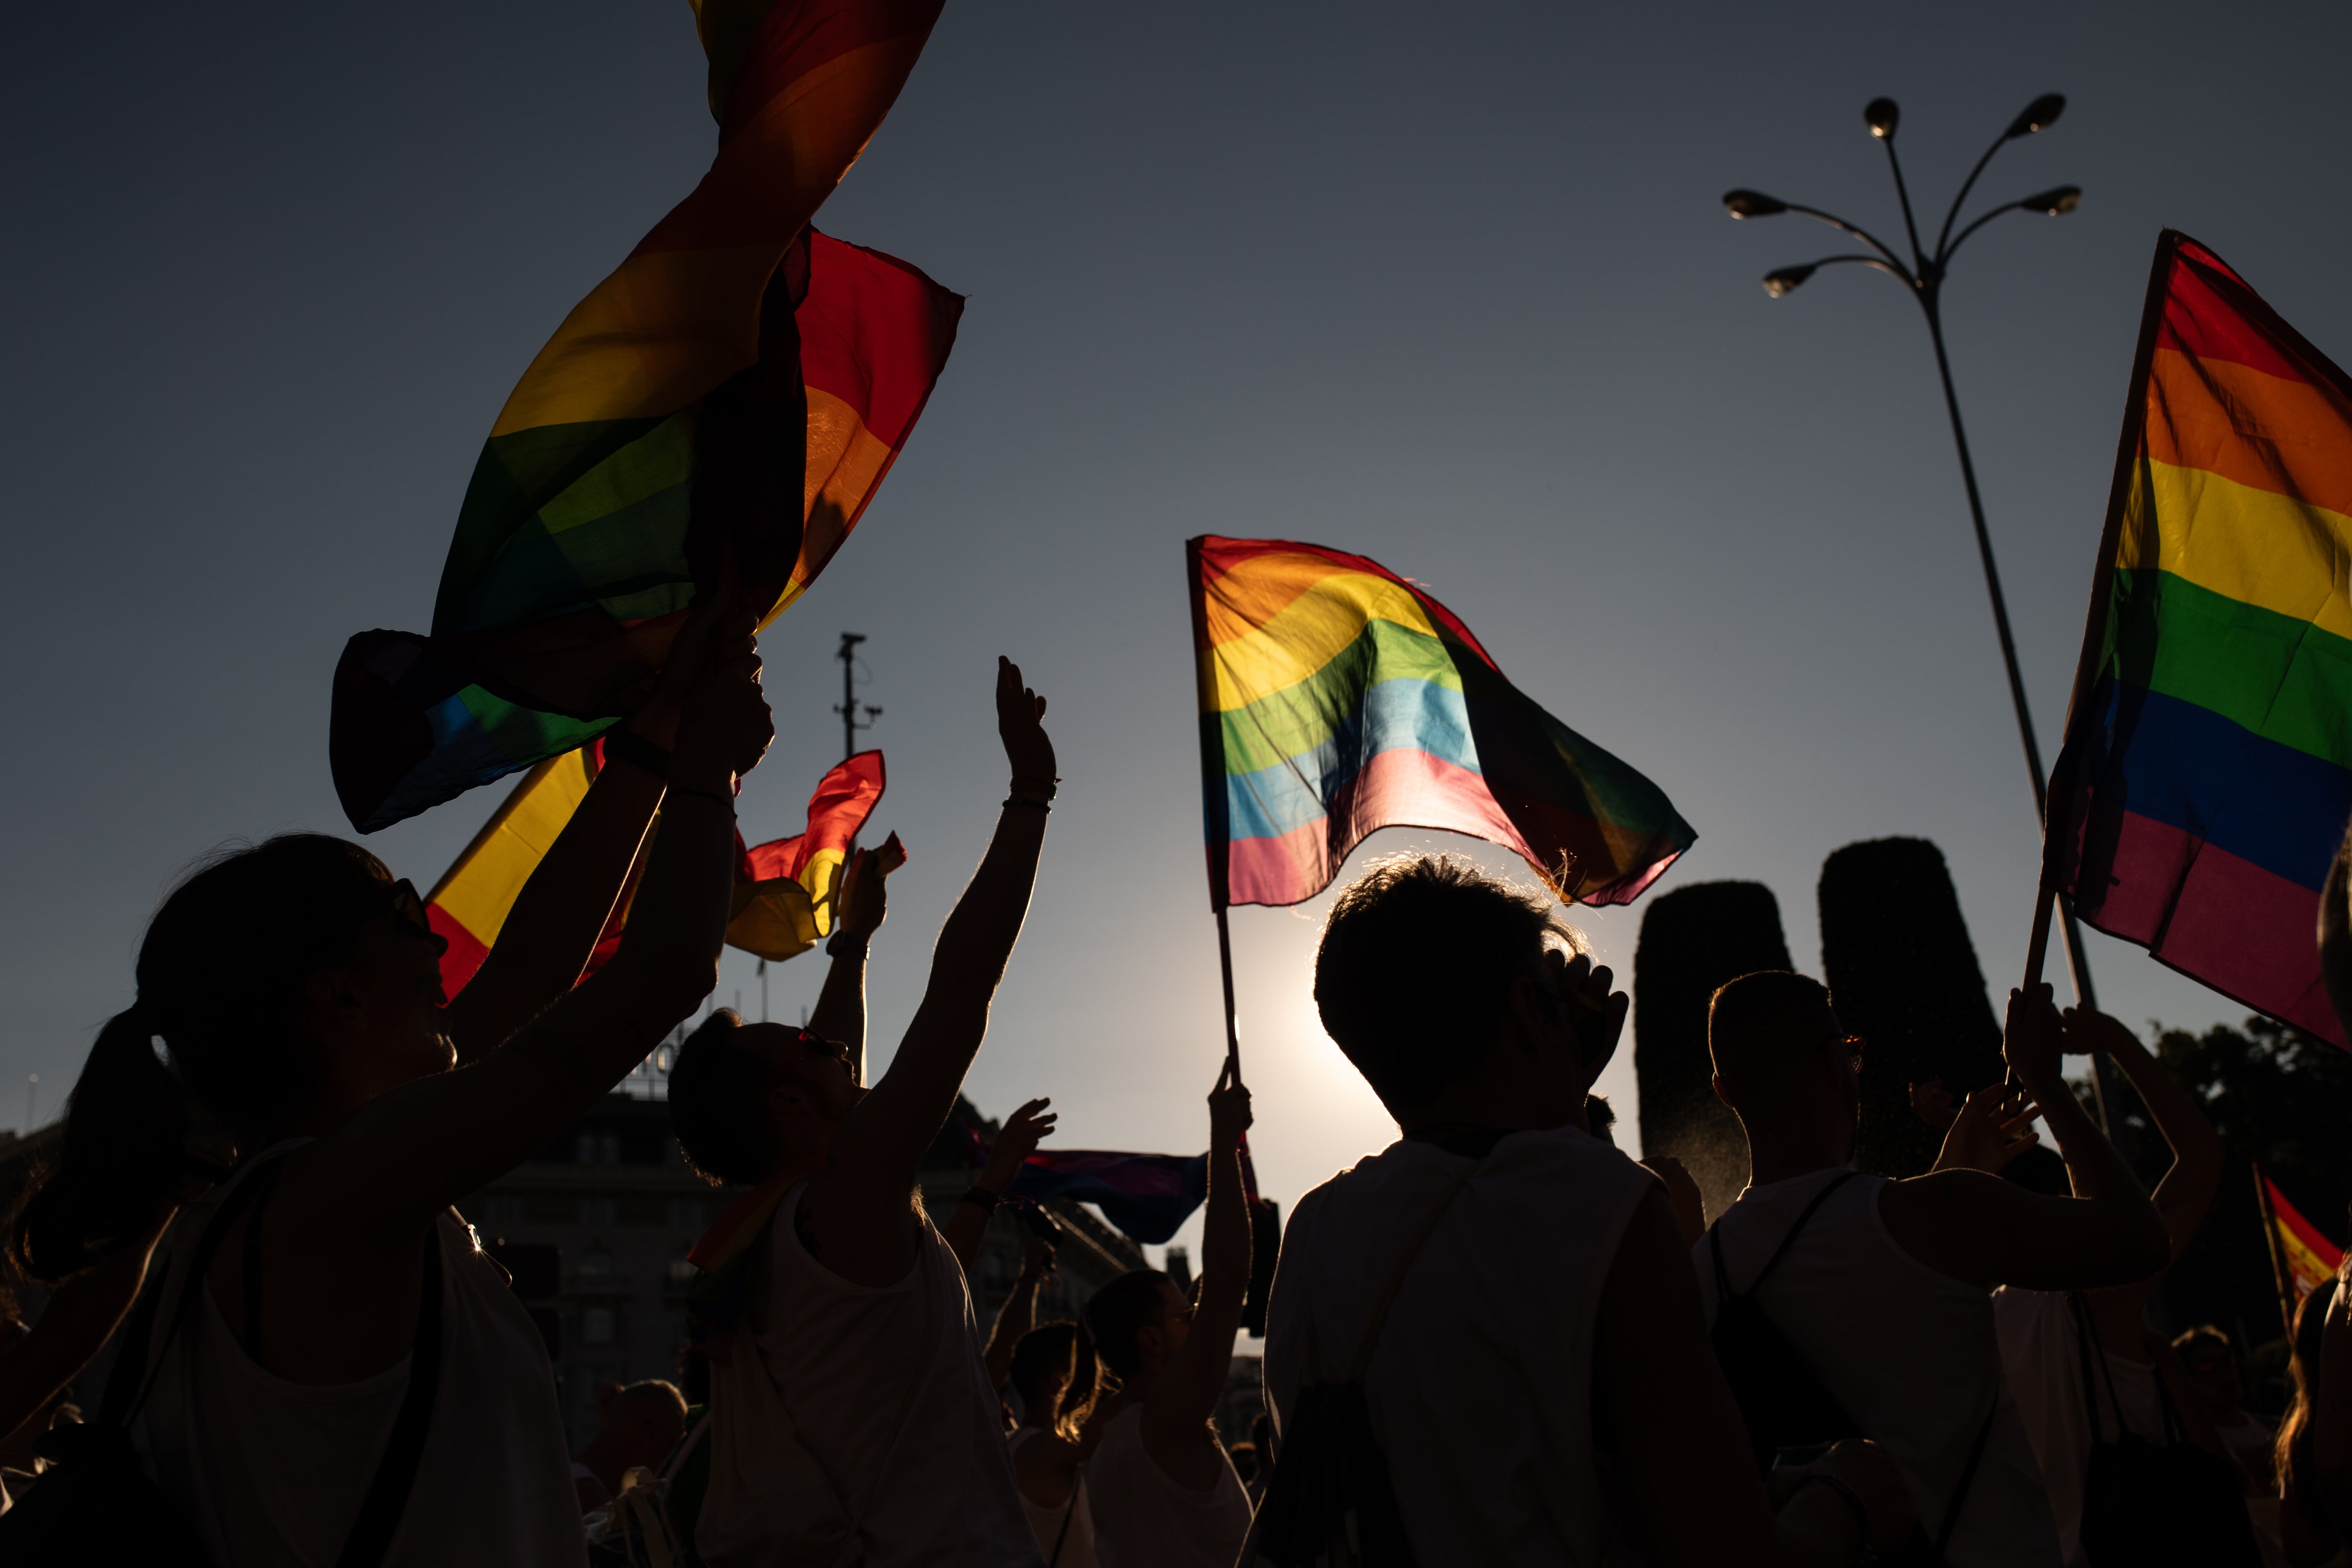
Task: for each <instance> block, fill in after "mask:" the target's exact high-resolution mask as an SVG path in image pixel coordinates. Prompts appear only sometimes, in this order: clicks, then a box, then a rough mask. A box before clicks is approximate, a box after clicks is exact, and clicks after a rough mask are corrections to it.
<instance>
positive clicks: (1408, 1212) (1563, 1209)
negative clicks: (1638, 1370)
mask: <svg viewBox="0 0 2352 1568" xmlns="http://www.w3.org/2000/svg"><path fill="white" fill-rule="evenodd" d="M1470 1163H1471V1162H1470V1161H1469V1160H1467V1159H1465V1157H1464V1156H1462V1155H1459V1154H1451V1153H1448V1152H1445V1151H1444V1150H1443V1149H1439V1148H1436V1147H1434V1146H1433V1145H1431V1144H1427V1143H1416V1142H1410V1141H1404V1142H1397V1143H1394V1144H1391V1146H1390V1147H1389V1148H1388V1149H1387V1150H1385V1151H1383V1152H1381V1153H1379V1154H1375V1155H1372V1156H1370V1157H1369V1158H1367V1159H1365V1160H1364V1161H1363V1162H1362V1163H1360V1164H1358V1165H1357V1166H1356V1167H1355V1168H1354V1169H1352V1170H1349V1171H1343V1172H1341V1173H1339V1175H1337V1176H1334V1177H1333V1178H1332V1179H1331V1180H1329V1181H1328V1182H1326V1183H1324V1184H1322V1185H1321V1186H1319V1187H1318V1188H1316V1189H1315V1190H1314V1191H1313V1192H1311V1193H1309V1194H1307V1195H1306V1196H1305V1197H1304V1198H1302V1199H1300V1200H1299V1204H1298V1208H1297V1213H1295V1214H1294V1215H1292V1216H1291V1221H1290V1226H1289V1233H1288V1234H1287V1235H1286V1236H1285V1237H1283V1243H1282V1259H1281V1263H1280V1266H1279V1268H1278V1269H1277V1271H1276V1275H1275V1280H1274V1294H1273V1300H1272V1301H1271V1302H1270V1303H1269V1305H1268V1320H1267V1327H1266V1348H1265V1380H1266V1394H1267V1403H1268V1405H1269V1406H1271V1408H1272V1410H1273V1414H1274V1417H1275V1422H1276V1429H1277V1430H1278V1431H1279V1430H1281V1429H1283V1428H1285V1427H1286V1426H1287V1425H1288V1422H1289V1418H1290V1415H1291V1412H1292V1410H1293V1409H1294V1407H1295V1406H1296V1405H1297V1398H1298V1391H1299V1389H1300V1388H1301V1386H1303V1385H1304V1384H1308V1383H1313V1382H1321V1381H1336V1380H1338V1379H1340V1378H1344V1377H1345V1376H1346V1375H1347V1374H1348V1370H1349V1366H1350V1365H1351V1363H1353V1362H1354V1360H1355V1357H1356V1354H1357V1351H1358V1347H1359V1346H1360V1343H1361V1342H1362V1340H1363V1336H1364V1333H1365V1331H1366V1329H1367V1327H1368V1326H1369V1323H1370V1316H1371V1312H1372V1310H1373V1307H1374V1305H1375V1304H1376V1302H1377V1300H1378V1298H1379V1296H1380V1293H1381V1290H1382V1289H1384V1288H1385V1287H1386V1286H1387V1284H1388V1280H1389V1278H1390V1276H1391V1274H1392V1273H1393V1272H1394V1271H1395V1268H1396V1265H1397V1261H1398V1259H1399V1258H1400V1257H1401V1256H1402V1251H1403V1248H1404V1246H1405V1244H1406V1242H1407V1241H1408V1240H1410V1239H1411V1237H1412V1233H1413V1232H1414V1231H1416V1230H1417V1229H1419V1227H1420V1224H1421V1220H1422V1217H1423V1215H1424V1214H1426V1213H1427V1212H1428V1208H1429V1205H1431V1204H1433V1202H1434V1201H1435V1200H1436V1199H1437V1197H1438V1195H1439V1194H1441V1193H1442V1192H1443V1191H1444V1187H1445V1185H1446V1184H1447V1183H1448V1182H1450V1181H1451V1180H1453V1178H1454V1176H1456V1175H1458V1174H1459V1173H1461V1172H1462V1171H1463V1170H1464V1169H1465V1167H1467V1166H1468V1165H1469V1164H1470ZM1655 1180H1656V1178H1654V1177H1653V1176H1652V1175H1651V1174H1650V1173H1648V1172H1647V1171H1644V1170H1643V1169H1642V1168H1641V1167H1640V1166H1639V1165H1636V1164H1634V1163H1633V1162H1632V1161H1631V1160H1629V1159H1627V1158H1626V1157H1625V1156H1624V1155H1622V1154H1621V1153H1619V1152H1617V1151H1616V1150H1614V1149H1612V1148H1611V1147H1610V1146H1609V1145H1608V1144H1606V1143H1603V1142H1601V1141H1600V1140H1598V1139H1596V1138H1593V1137H1591V1136H1590V1135H1588V1134H1586V1133H1583V1132H1580V1131H1576V1130H1574V1129H1573V1128H1565V1127H1563V1128H1558V1129H1554V1130H1552V1131H1543V1132H1515V1133H1513V1134H1511V1135H1510V1136H1508V1137H1507V1138H1505V1139H1504V1140H1502V1142H1500V1143H1498V1144H1496V1147H1495V1150H1494V1152H1493V1153H1492V1154H1490V1155H1489V1156H1488V1157H1487V1159H1486V1164H1485V1167H1484V1168H1483V1169H1482V1170H1481V1171H1480V1172H1479V1173H1478V1175H1476V1176H1475V1178H1473V1179H1472V1180H1471V1181H1470V1183H1469V1184H1468V1185H1466V1186H1465V1187H1464V1188H1463V1189H1462V1190H1461V1191H1460V1192H1459V1193H1457V1194H1455V1195H1454V1198H1453V1200H1452V1202H1451V1204H1450V1205H1448V1207H1447V1209H1446V1212H1445V1215H1444V1217H1443V1218H1442V1219H1440V1220H1439V1222H1438V1224H1437V1226H1436V1228H1435V1229H1433V1231H1431V1232H1430V1235H1429V1238H1428V1240H1427V1241H1426V1242H1424V1243H1423V1246H1422V1249H1421V1252H1420V1255H1419V1256H1418V1257H1417V1258H1415V1259H1414V1260H1413V1263H1412V1268H1411V1269H1410V1270H1409V1271H1408V1273H1407V1274H1406V1277H1405V1281H1404V1285H1403V1288H1402V1289H1400V1290H1399V1291H1398V1293H1397V1297H1396V1300H1395V1303H1394V1305H1393V1306H1392V1307H1391V1309H1390V1311H1389V1318H1388V1323H1387V1326H1386V1327H1385V1328H1384V1329H1383V1330H1382V1331H1381V1340H1380V1343H1379V1344H1378V1346H1376V1347H1375V1349H1374V1352H1373V1355H1372V1360H1371V1364H1370V1368H1369V1369H1368V1371H1367V1372H1366V1373H1365V1378H1364V1392H1365V1397H1366V1401H1367V1403H1368V1405H1370V1413H1371V1421H1372V1430H1373V1434H1374V1436H1376V1437H1377V1438H1378V1439H1379V1441H1380V1444H1381V1451H1382V1452H1383V1453H1385V1454H1386V1455H1387V1456H1388V1460H1389V1475H1390V1479H1391V1482H1392V1483H1393V1484H1394V1486H1395V1488H1396V1494H1397V1501H1398V1504H1399V1507H1400V1509H1401V1510H1402V1515H1403V1519H1404V1524H1405V1532H1406V1534H1407V1535H1408V1536H1409V1537H1410V1538H1411V1541H1412V1549H1413V1552H1414V1553H1415V1554H1416V1556H1417V1557H1418V1559H1419V1561H1420V1563H1422V1565H1423V1568H1445V1565H1447V1564H1453V1563H1462V1564H1476V1565H1477V1568H1514V1565H1517V1564H1527V1565H1530V1568H1533V1565H1542V1568H1552V1565H1555V1564H1559V1563H1580V1564H1591V1563H1605V1562H1609V1561H1611V1560H1612V1557H1611V1555H1610V1553H1611V1552H1612V1550H1613V1549H1614V1547H1615V1546H1616V1544H1617V1543H1619V1542H1622V1539H1623V1536H1624V1531H1623V1530H1622V1528H1618V1527H1615V1526H1614V1525H1613V1524H1612V1512H1611V1510H1610V1508H1609V1506H1608V1505H1607V1504H1606V1502H1605V1501H1604V1496H1603V1487H1602V1482H1601V1477H1600V1474H1599V1471H1598V1469H1597V1468H1596V1464H1595V1459H1594V1455H1593V1450H1592V1334H1593V1324H1594V1321H1595V1317H1596V1315H1597V1312H1598V1309H1599V1305H1600V1300H1601V1287H1602V1285H1603V1284H1604V1283H1605V1282H1606V1280H1607V1279H1608V1275H1609V1268H1610V1265H1611V1264H1612V1262H1613V1261H1614V1260H1615V1258H1616V1256H1617V1244H1618V1242H1619V1240H1620V1238H1621V1237H1622V1236H1623V1235H1624V1232H1625V1226H1626V1223H1627V1222H1628V1221H1629V1220H1630V1219H1631V1218H1632V1217H1633V1210H1634V1208H1635V1206H1636V1205H1638V1204H1639V1203H1640V1202H1641V1200H1642V1198H1643V1194H1646V1193H1647V1192H1649V1191H1650V1190H1651V1188H1652V1186H1653V1185H1654V1183H1655Z"/></svg>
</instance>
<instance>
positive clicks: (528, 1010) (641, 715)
mask: <svg viewBox="0 0 2352 1568" xmlns="http://www.w3.org/2000/svg"><path fill="white" fill-rule="evenodd" d="M715 614H716V612H715V611H714V613H713V617H712V618H715ZM712 629H713V628H712V626H711V625H710V622H709V620H708V619H698V620H697V621H695V622H693V623H690V624H689V626H688V628H687V629H685V630H683V631H681V632H680V633H679V634H678V639H677V646H676V647H674V648H673V649H672V658H671V660H670V662H669V665H668V666H667V668H666V669H665V671H664V673H663V678H662V680H661V683H660V684H659V685H658V686H657V687H656V689H655V691H654V694H653V696H652V697H650V698H648V699H647V700H646V702H645V704H644V705H643V706H642V707H640V708H639V709H638V710H637V711H636V712H635V714H633V715H631V716H630V719H629V721H628V722H627V723H626V724H625V726H624V729H625V731H627V732H628V733H629V734H630V735H631V736H633V737H635V741H636V742H638V743H637V744H635V745H628V744H625V743H624V742H607V743H606V745H605V747H604V766H603V767H602V768H601V769H599V770H598V771H597V773H596V779H595V782H594V783H593V784H590V785H589V786H588V794H587V796H586V797H585V798H584V799H583V800H582V801H581V803H580V806H579V809H578V810H576V811H574V812H573V813H572V820H571V821H570V822H567V823H566V824H564V826H563V831H562V833H560V834H558V835H557V836H556V839H555V842H554V844H552V845H551V846H550V847H549V848H548V851H547V853H546V855H544V856H543V857H541V859H540V862H539V865H538V866H537V867H536V868H533V869H532V871H531V874H530V880H529V881H527V882H525V883H524V884H523V886H522V891H521V892H520V893H519V894H517V895H516V897H515V901H514V908H513V909H512V910H509V911H508V913H507V918H506V923H505V924H504V925H503V926H501V927H500V928H499V940H498V942H496V944H494V945H493V946H492V947H491V949H490V955H489V956H488V958H485V959H484V960H482V966H481V968H480V969H479V970H478V971H476V972H475V974H474V978H473V979H472V980H471V981H469V982H467V985H466V988H465V989H464V990H463V991H460V992H459V993H457V995H456V996H454V997H452V998H451V999H450V1002H449V1005H448V1007H447V1009H446V1011H445V1012H444V1014H443V1015H442V1016H443V1020H444V1023H445V1025H446V1027H447V1029H448V1031H449V1039H450V1043H451V1044H453V1045H455V1046H456V1047H457V1064H458V1065H459V1066H460V1067H463V1066H465V1065H466V1064H467V1063H468V1062H473V1061H478V1060H479V1059H480V1058H483V1057H485V1056H488V1054H489V1053H490V1052H492V1051H494V1050H496V1049H498V1048H499V1047H500V1046H502V1045H504V1044H505V1043H506V1042H507V1040H508V1039H509V1037H511V1036H512V1035H513V1034H514V1032H515V1031H516V1030H517V1029H520V1028H521V1027H522V1026H524V1025H525V1024H527V1023H529V1022H530V1020H531V1019H533V1018H534V1017H537V1016H539V1014H540V1012H541V1010H542V1009H544V1008H545V1007H546V1006H547V1005H548V1004H549V1003H551V1002H552V1001H554V1000H555V999H556V998H557V997H558V996H561V995H562V994H564V993H565V992H567V991H569V990H571V989H572V986H573V985H575V984H578V983H579V980H580V971H581V969H582V968H583V967H584V966H585V965H586V963H587V962H588V955H589V953H590V952H592V951H593V950H594V948H595V946H596V941H597V938H599V937H600V936H602V935H603V934H604V924H605V922H606V921H608V920H609V919H610V918H611V916H612V912H613V904H614V900H616V899H618V898H619V896H620V892H621V889H622V887H623V885H624V884H625V882H626V881H627V880H628V876H629V868H630V867H631V866H632V865H634V864H635V861H636V858H637V855H638V852H639V850H640V848H641V847H643V845H644V843H645V837H646V826H647V825H648V824H649V823H651V822H652V821H653V816H654V812H655V810H656V808H657V807H659V806H660V805H661V801H662V787H663V783H664V781H663V779H662V778H661V777H660V776H659V775H657V774H656V773H652V772H650V771H648V769H647V767H646V765H645V761H651V762H656V763H658V762H659V761H660V760H661V757H662V755H663V753H665V752H667V751H668V750H669V749H670V748H671V747H673V746H675V745H676V744H677V728H678V716H679V713H680V710H681V707H682V704H683V703H684V702H685V700H686V699H687V697H688V694H689V693H690V692H691V691H692V689H693V686H692V683H693V682H694V681H695V680H697V679H698V678H699V676H700V673H701V667H702V663H703V654H704V651H705V645H706V644H707V641H708V639H709V636H710V635H711V632H712ZM636 759H645V761H640V760H636Z"/></svg>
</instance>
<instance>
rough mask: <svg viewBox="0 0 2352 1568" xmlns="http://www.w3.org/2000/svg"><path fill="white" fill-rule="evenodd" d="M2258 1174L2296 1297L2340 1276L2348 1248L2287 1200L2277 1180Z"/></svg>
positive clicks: (2264, 1201) (2307, 1293) (2275, 1238)
mask: <svg viewBox="0 0 2352 1568" xmlns="http://www.w3.org/2000/svg"><path fill="white" fill-rule="evenodd" d="M2256 1174H2257V1176H2258V1177H2259V1179H2260V1180H2261V1182H2262V1184H2263V1205H2264V1206H2265V1207H2267V1208H2268V1209H2269V1210H2270V1215H2269V1219H2270V1226H2271V1237H2272V1240H2273V1242H2275V1243H2276V1244H2277V1247H2278V1257H2279V1261H2280V1262H2281V1263H2282V1264H2283V1265H2284V1267H2285V1271H2286V1277H2287V1281H2288V1283H2290V1284H2292V1285H2293V1286H2294V1294H2295V1299H2296V1300H2302V1299H2303V1298H2304V1297H2305V1296H2308V1295H2310V1294H2311V1293H2312V1292H2313V1291H2314V1290H2316V1289H2319V1288H2320V1287H2321V1286H2322V1285H2325V1284H2326V1283H2327V1282H2328V1281H2330V1280H2332V1279H2335V1278H2336V1268H2338V1267H2340V1266H2341V1265H2342V1264H2343V1262H2344V1249H2343V1248H2342V1247H2338V1246H2336V1244H2335V1243H2334V1242H2332V1241H2330V1240H2328V1239H2327V1237H2326V1233H2324V1232H2323V1231H2321V1230H2320V1228H2319V1227H2318V1226H2315V1225H2314V1224H2312V1223H2311V1222H2310V1221H2309V1220H2307V1219H2305V1218H2304V1217H2303V1214H2302V1212H2301V1211H2300V1210H2298V1209H2297V1208H2296V1207H2295V1206H2294V1205H2293V1204H2291V1203H2289V1202H2287V1201H2286V1194H2284V1193H2282V1192H2280V1191H2279V1190H2278V1184H2277V1183H2275V1182H2273V1181H2272V1180H2271V1179H2270V1178H2269V1177H2268V1176H2263V1175H2261V1173H2259V1172H2257V1173H2256Z"/></svg>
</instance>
